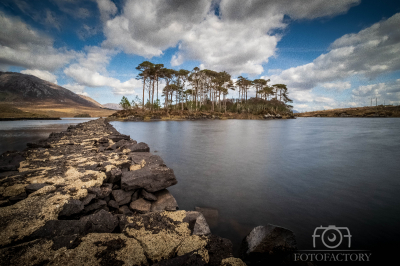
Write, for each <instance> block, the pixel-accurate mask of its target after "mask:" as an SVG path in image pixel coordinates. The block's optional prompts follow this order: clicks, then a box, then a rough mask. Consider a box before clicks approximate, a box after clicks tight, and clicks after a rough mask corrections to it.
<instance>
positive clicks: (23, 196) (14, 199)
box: [8, 192, 28, 204]
mask: <svg viewBox="0 0 400 266" xmlns="http://www.w3.org/2000/svg"><path fill="white" fill-rule="evenodd" d="M26 197H28V194H26V192H22V193H20V194H18V195H16V196H13V197H10V198H9V199H8V200H9V201H10V202H11V203H12V204H15V203H17V202H18V201H21V200H24V199H26Z"/></svg>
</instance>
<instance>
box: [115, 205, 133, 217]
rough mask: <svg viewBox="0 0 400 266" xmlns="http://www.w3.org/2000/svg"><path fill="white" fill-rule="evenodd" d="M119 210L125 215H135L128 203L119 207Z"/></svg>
mask: <svg viewBox="0 0 400 266" xmlns="http://www.w3.org/2000/svg"><path fill="white" fill-rule="evenodd" d="M118 212H119V213H120V214H123V215H133V212H132V211H131V209H129V207H128V206H126V205H124V206H121V207H119V209H118Z"/></svg>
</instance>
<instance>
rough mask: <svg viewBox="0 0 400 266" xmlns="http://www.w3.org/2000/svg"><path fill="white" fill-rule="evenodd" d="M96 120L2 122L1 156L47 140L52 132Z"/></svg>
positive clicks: (0, 132) (0, 127)
mask: <svg viewBox="0 0 400 266" xmlns="http://www.w3.org/2000/svg"><path fill="white" fill-rule="evenodd" d="M92 119H96V118H74V117H68V118H62V119H61V120H18V121H0V154H2V153H3V152H6V151H12V150H18V151H22V150H23V149H25V148H26V143H28V142H35V141H38V140H41V139H46V138H47V137H48V136H49V135H50V133H52V132H61V131H64V130H66V129H67V128H68V126H69V125H74V124H79V123H82V122H86V121H89V120H92Z"/></svg>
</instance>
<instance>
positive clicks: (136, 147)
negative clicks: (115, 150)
mask: <svg viewBox="0 0 400 266" xmlns="http://www.w3.org/2000/svg"><path fill="white" fill-rule="evenodd" d="M124 148H126V149H130V150H131V152H150V147H149V145H147V144H146V143H144V142H140V143H137V144H132V145H125V146H124Z"/></svg>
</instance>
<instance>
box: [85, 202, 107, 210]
mask: <svg viewBox="0 0 400 266" xmlns="http://www.w3.org/2000/svg"><path fill="white" fill-rule="evenodd" d="M105 206H107V202H106V201H105V200H96V201H95V202H93V203H92V204H89V205H87V206H86V207H85V209H84V211H85V212H91V211H94V210H98V209H101V208H103V207H105Z"/></svg>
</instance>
